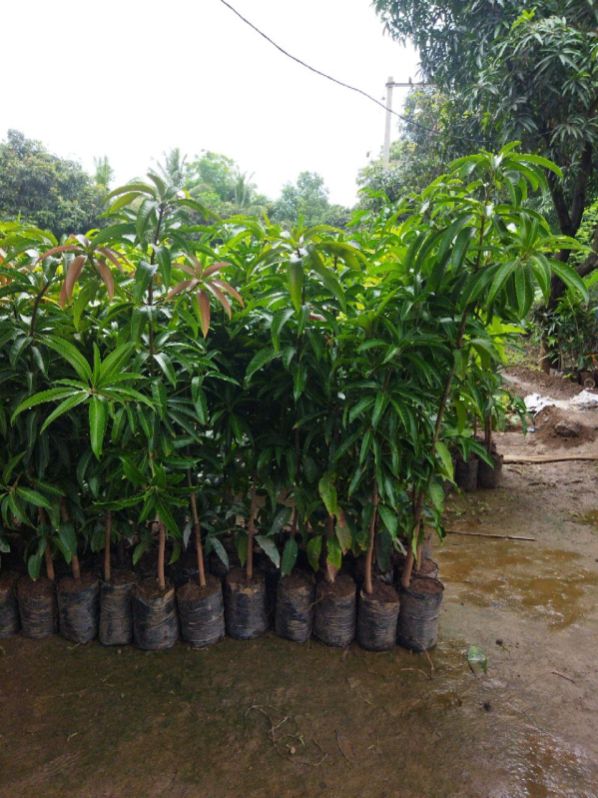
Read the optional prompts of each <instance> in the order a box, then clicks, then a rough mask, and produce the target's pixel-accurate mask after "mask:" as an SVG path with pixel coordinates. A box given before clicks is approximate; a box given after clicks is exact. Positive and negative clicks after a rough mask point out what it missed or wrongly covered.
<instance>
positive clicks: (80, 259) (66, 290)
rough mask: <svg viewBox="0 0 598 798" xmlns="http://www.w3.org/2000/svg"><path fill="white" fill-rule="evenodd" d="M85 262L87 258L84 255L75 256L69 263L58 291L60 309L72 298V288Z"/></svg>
mask: <svg viewBox="0 0 598 798" xmlns="http://www.w3.org/2000/svg"><path fill="white" fill-rule="evenodd" d="M86 260H87V258H86V256H85V255H77V257H76V258H73V260H72V261H71V263H70V266H69V267H68V269H67V272H66V276H65V278H64V282H63V284H62V288H61V289H60V297H59V302H60V306H61V307H64V306H65V305H66V303H67V302H68V301H69V300H70V299H71V297H72V296H73V288H74V287H75V283H76V282H77V280H78V278H79V275H80V274H81V271H82V270H83V266H84V265H85V261H86Z"/></svg>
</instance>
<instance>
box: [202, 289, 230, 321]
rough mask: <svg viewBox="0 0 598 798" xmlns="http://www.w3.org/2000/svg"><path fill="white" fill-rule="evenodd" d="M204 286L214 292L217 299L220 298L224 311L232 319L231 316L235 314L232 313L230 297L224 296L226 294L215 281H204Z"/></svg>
mask: <svg viewBox="0 0 598 798" xmlns="http://www.w3.org/2000/svg"><path fill="white" fill-rule="evenodd" d="M204 287H205V288H206V289H207V290H208V291H210V293H212V294H214V296H215V297H216V299H217V300H218V302H220V304H221V305H222V307H223V308H224V312H225V313H226V315H227V316H228V318H229V319H230V318H231V317H232V315H233V314H232V310H231V306H230V302H229V301H228V299H227V298H226V297H225V296H224V294H223V293H222V291H221V290H220V289H219V288H217V287H216V286H215V285H214V284H213V283H204Z"/></svg>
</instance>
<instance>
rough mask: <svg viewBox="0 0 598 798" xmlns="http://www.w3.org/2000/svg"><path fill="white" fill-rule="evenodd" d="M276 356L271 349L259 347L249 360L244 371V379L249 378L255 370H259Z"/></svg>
mask: <svg viewBox="0 0 598 798" xmlns="http://www.w3.org/2000/svg"><path fill="white" fill-rule="evenodd" d="M277 357H278V353H277V352H275V351H274V350H273V349H260V351H259V352H256V353H255V355H254V356H253V357H252V358H251V360H250V361H249V365H248V366H247V371H246V372H245V380H246V381H248V380H250V379H251V377H252V376H253V375H254V374H255V372H256V371H259V370H260V369H261V368H263V367H264V366H265V365H266V364H268V363H271V362H272V361H273V360H274V359H275V358H277Z"/></svg>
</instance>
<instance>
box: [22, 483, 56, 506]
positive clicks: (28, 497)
mask: <svg viewBox="0 0 598 798" xmlns="http://www.w3.org/2000/svg"><path fill="white" fill-rule="evenodd" d="M15 492H16V494H17V496H18V497H19V498H20V499H23V500H24V501H26V502H28V503H29V504H33V505H34V506H35V507H43V508H44V509H46V510H51V509H52V505H51V504H50V502H49V501H48V500H47V499H46V497H45V496H42V494H41V493H38V491H36V490H32V489H31V488H21V487H18V488H16V491H15Z"/></svg>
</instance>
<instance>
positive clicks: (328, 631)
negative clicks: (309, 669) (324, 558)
mask: <svg viewBox="0 0 598 798" xmlns="http://www.w3.org/2000/svg"><path fill="white" fill-rule="evenodd" d="M356 604H357V587H356V585H355V580H354V579H353V577H351V576H349V575H348V574H339V575H338V576H337V577H336V579H335V580H334V582H333V583H332V584H330V583H329V582H325V581H323V580H322V581H321V582H318V585H317V587H316V602H315V614H314V635H315V636H316V637H317V638H318V640H321V641H322V643H326V645H329V646H341V647H344V646H348V645H349V643H351V641H352V640H353V638H354V637H355V623H356Z"/></svg>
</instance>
